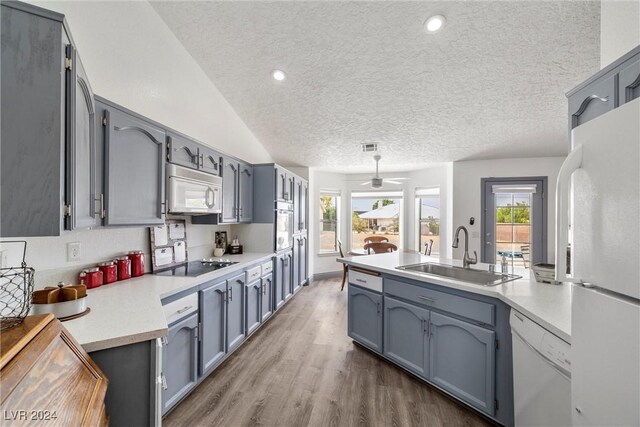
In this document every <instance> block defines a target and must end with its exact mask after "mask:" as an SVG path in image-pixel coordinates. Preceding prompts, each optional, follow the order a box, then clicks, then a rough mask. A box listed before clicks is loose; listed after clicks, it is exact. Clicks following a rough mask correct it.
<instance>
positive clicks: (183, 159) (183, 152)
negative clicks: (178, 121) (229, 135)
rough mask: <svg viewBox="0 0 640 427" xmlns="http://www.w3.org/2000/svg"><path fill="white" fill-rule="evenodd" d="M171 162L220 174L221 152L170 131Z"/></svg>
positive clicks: (169, 154)
mask: <svg viewBox="0 0 640 427" xmlns="http://www.w3.org/2000/svg"><path fill="white" fill-rule="evenodd" d="M167 150H168V156H167V160H168V161H169V163H174V164H176V165H180V166H184V167H187V168H191V169H197V170H200V171H202V172H207V173H210V174H213V175H217V176H220V172H221V169H222V168H221V154H220V153H218V152H217V151H215V150H214V149H212V148H209V147H207V146H205V145H203V144H201V143H199V142H197V141H195V140H193V139H191V138H189V137H187V136H184V135H181V134H179V133H177V132H173V131H169V132H168V136H167Z"/></svg>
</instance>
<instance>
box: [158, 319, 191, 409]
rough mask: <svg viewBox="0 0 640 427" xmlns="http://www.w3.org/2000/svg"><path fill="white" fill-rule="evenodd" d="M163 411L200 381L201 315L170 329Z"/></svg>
mask: <svg viewBox="0 0 640 427" xmlns="http://www.w3.org/2000/svg"><path fill="white" fill-rule="evenodd" d="M163 356H164V357H163V361H162V363H163V365H162V366H163V368H162V374H163V376H164V383H165V384H166V385H165V387H166V388H165V390H164V392H163V393H162V412H163V413H165V412H167V411H168V410H169V409H171V408H172V407H173V406H174V405H175V404H177V403H178V402H180V400H181V399H182V398H183V397H184V396H186V395H187V394H188V393H189V392H190V391H191V389H192V388H193V387H195V385H196V383H197V381H198V314H197V313H194V314H192V315H191V316H189V317H187V318H184V319H182V320H179V321H177V322H176V323H175V324H173V325H170V326H169V332H168V335H167V343H166V346H165V349H164V354H163Z"/></svg>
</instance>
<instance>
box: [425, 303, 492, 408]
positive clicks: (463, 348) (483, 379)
mask: <svg viewBox="0 0 640 427" xmlns="http://www.w3.org/2000/svg"><path fill="white" fill-rule="evenodd" d="M431 334H432V335H431V347H430V352H429V359H430V361H429V368H430V375H429V376H430V379H431V381H432V382H433V383H434V384H437V385H438V386H440V387H442V388H443V389H445V390H447V391H449V392H450V393H452V394H454V395H456V396H457V397H459V398H460V399H462V400H464V401H466V402H468V403H469V404H471V405H473V406H475V407H476V408H478V409H480V410H482V411H484V412H486V413H488V414H489V415H493V414H494V399H495V371H494V369H495V339H496V338H495V332H494V331H490V330H488V329H484V328H481V327H479V326H476V325H472V324H470V323H467V322H463V321H461V320H458V319H454V318H452V317H449V316H445V315H443V314H439V313H434V312H432V313H431Z"/></svg>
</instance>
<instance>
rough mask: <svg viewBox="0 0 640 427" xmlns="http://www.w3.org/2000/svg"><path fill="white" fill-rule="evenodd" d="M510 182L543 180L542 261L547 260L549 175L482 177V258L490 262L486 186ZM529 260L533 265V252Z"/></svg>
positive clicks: (483, 260)
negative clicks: (488, 256)
mask: <svg viewBox="0 0 640 427" xmlns="http://www.w3.org/2000/svg"><path fill="white" fill-rule="evenodd" d="M506 181H508V182H510V183H515V184H529V183H533V182H534V181H541V182H542V245H540V246H542V262H547V261H548V258H547V255H548V241H547V236H548V233H547V230H548V224H549V221H548V218H547V217H548V215H549V212H548V211H549V202H548V200H549V197H548V194H549V192H548V187H549V177H548V176H520V177H489V178H480V194H481V196H480V203H481V207H480V209H481V211H480V212H481V214H480V215H481V218H480V259H481V260H482V262H485V263H486V262H490V261H488V259H487V250H486V247H487V242H486V239H487V238H486V236H487V230H486V221H485V220H486V214H487V197H486V196H487V194H486V188H487V183H492V182H495V183H502V182H506ZM532 209H533V206H532ZM529 262H530V264H531V265H533V264H534V261H533V253H531V254H530V255H529Z"/></svg>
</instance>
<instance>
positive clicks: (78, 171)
mask: <svg viewBox="0 0 640 427" xmlns="http://www.w3.org/2000/svg"><path fill="white" fill-rule="evenodd" d="M67 55H68V56H69V57H70V58H71V60H72V64H73V66H72V68H71V69H70V70H67V78H68V80H69V81H68V82H67V90H68V91H69V92H70V93H68V94H67V99H69V100H71V102H67V109H68V111H67V117H68V119H69V120H70V122H69V123H68V124H67V127H68V128H69V129H71V132H70V138H69V147H68V149H67V152H66V156H67V159H66V160H67V161H66V173H67V179H66V189H65V190H66V202H65V203H66V204H67V205H69V206H70V207H71V212H70V215H69V216H67V217H65V228H66V229H67V230H74V229H82V228H91V227H95V226H97V225H100V222H101V220H102V218H101V216H102V209H101V207H100V194H99V193H101V192H102V190H100V191H97V181H96V179H97V172H98V165H99V164H101V163H102V159H103V157H102V154H100V155H98V151H97V145H96V106H95V102H94V99H93V92H92V91H91V86H89V81H88V80H87V75H86V72H85V70H84V67H83V66H82V62H81V61H80V57H79V56H78V54H77V52H76V49H75V48H74V47H73V46H72V45H67ZM96 203H97V204H96Z"/></svg>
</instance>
